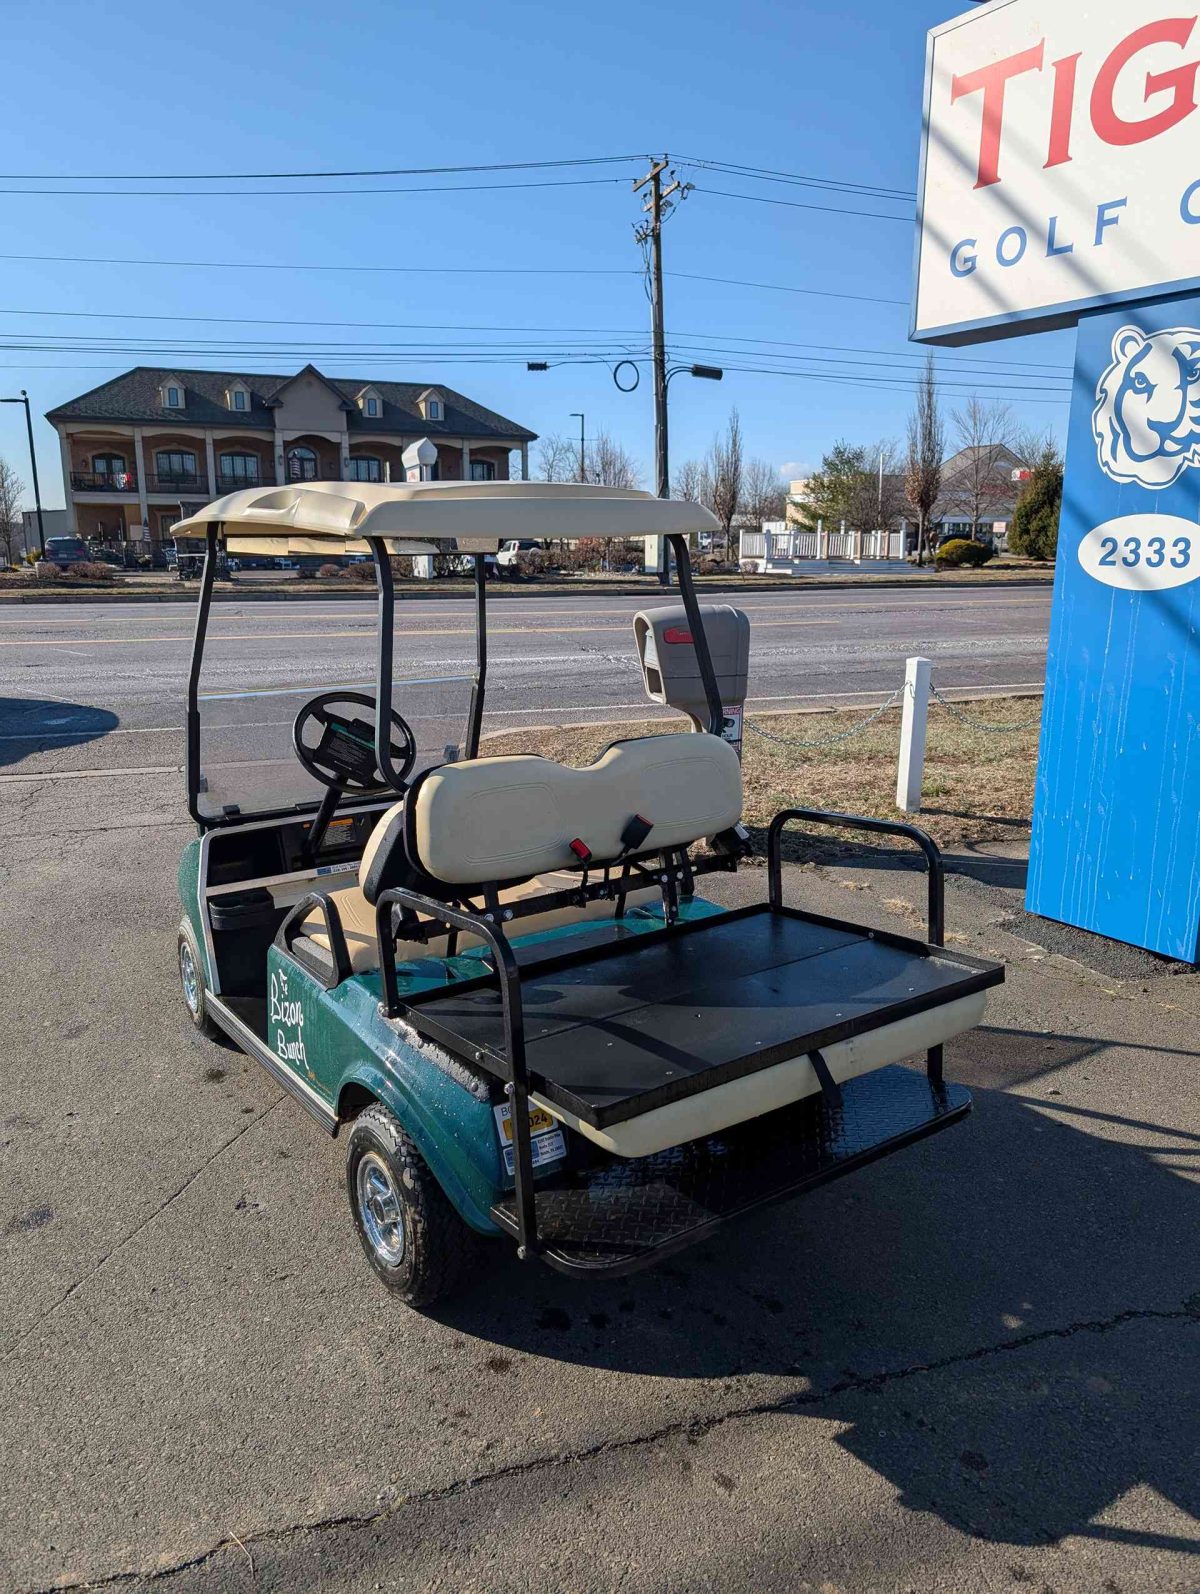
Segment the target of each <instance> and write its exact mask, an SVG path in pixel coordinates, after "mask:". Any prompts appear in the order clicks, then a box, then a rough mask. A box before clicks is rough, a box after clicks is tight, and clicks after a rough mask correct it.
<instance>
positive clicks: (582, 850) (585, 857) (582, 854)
mask: <svg viewBox="0 0 1200 1594" xmlns="http://www.w3.org/2000/svg"><path fill="white" fill-rule="evenodd" d="M567 846H568V847H570V849H571V851H572V852H573V853H574V854H575V856H576V857H577V858H578V859H579V861H580V863H591V861H592V849H591V848H590V847H589V846H588V844H587V842H586V841H580V839H579V837H578V836H576V837H575V839H574V841H569V842H568V843H567Z"/></svg>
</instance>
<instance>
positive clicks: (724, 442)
mask: <svg viewBox="0 0 1200 1594" xmlns="http://www.w3.org/2000/svg"><path fill="white" fill-rule="evenodd" d="M707 466H708V474H709V477H710V478H711V482H712V489H711V490H712V501H711V503H710V504H709V508H710V509H711V510H712V512H713V514H714V515H715V516H716V517H717V519H718V520H719V521H720V522H721V541H722V545H723V547H724V549H725V552H726V553H728V551H729V532H730V528H731V527H732V525H733V521H734V517H735V516H736V514H737V512H738V504H739V503H740V502H741V498H742V484H743V475H744V472H745V464H744V460H743V456H742V423H741V421H740V419H739V418H738V412H737V411H736V410H730V412H729V425H728V427H727V428H726V430H725V435H724V436H723V437H714V438H713V442H712V447H711V448H710V449H709V451H708V461H707Z"/></svg>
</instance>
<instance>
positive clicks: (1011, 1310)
mask: <svg viewBox="0 0 1200 1594" xmlns="http://www.w3.org/2000/svg"><path fill="white" fill-rule="evenodd" d="M87 751H88V750H87V749H86V748H81V749H79V755H80V757H84V758H85V757H86V756H87ZM16 767H18V768H19V767H20V766H19V765H17V766H16ZM100 786H102V787H103V789H102V790H99V789H98V788H99V787H100ZM180 809H181V804H180V803H179V800H178V795H177V790H176V785H175V781H174V779H173V778H170V777H168V778H166V779H165V780H163V779H159V778H156V777H150V776H144V775H135V776H127V777H126V776H119V777H118V776H114V777H112V778H110V779H108V780H105V781H104V782H102V783H100V782H89V781H66V782H60V783H49V782H48V783H45V784H41V783H32V782H31V783H30V784H28V785H24V786H22V787H21V789H20V797H19V800H18V799H17V798H16V794H15V792H14V791H13V790H12V789H11V788H10V789H5V790H3V791H0V855H2V856H3V858H4V864H5V869H6V885H7V889H6V891H5V893H4V895H3V897H2V898H0V944H2V945H3V946H4V949H5V959H4V962H5V971H6V975H7V978H6V979H5V980H4V981H3V983H2V985H0V1025H2V1028H0V1033H2V1034H3V1036H4V1037H5V1054H4V1055H5V1070H4V1076H5V1092H4V1099H3V1104H2V1106H0V1181H2V1200H0V1258H2V1263H3V1266H2V1269H0V1278H2V1279H3V1297H4V1307H3V1311H2V1312H0V1412H2V1415H0V1425H2V1426H0V1432H2V1434H3V1441H2V1443H3V1454H4V1456H5V1458H6V1462H7V1465H6V1466H5V1468H4V1473H3V1477H2V1478H0V1522H2V1523H3V1527H2V1528H0V1559H2V1563H3V1564H2V1569H0V1587H3V1588H4V1589H6V1590H8V1589H11V1590H14V1591H23V1594H32V1591H35V1590H37V1591H41V1590H49V1589H63V1588H70V1589H83V1588H119V1589H130V1590H141V1589H147V1590H149V1589H151V1588H161V1589H162V1590H164V1591H170V1594H182V1591H185V1590H193V1589H194V1590H198V1591H201V1590H202V1591H217V1590H220V1591H226V1590H228V1591H242V1590H246V1591H251V1590H279V1591H288V1594H302V1591H303V1594H307V1591H310V1590H311V1591H318V1590H320V1591H338V1594H341V1591H346V1594H359V1591H364V1594H366V1591H372V1590H397V1591H399V1590H403V1591H419V1590H435V1589H442V1590H453V1591H455V1594H461V1591H475V1590H478V1591H480V1594H506V1591H509V1590H512V1591H514V1594H515V1591H521V1594H561V1591H565V1590H570V1591H578V1594H590V1591H597V1594H599V1591H608V1590H625V1591H631V1590H637V1591H639V1594H640V1591H652V1594H659V1591H661V1594H697V1591H701V1590H709V1589H711V1590H721V1591H722V1594H725V1591H729V1590H738V1589H745V1590H754V1591H755V1594H758V1591H764V1594H768V1591H776V1590H778V1591H779V1594H798V1591H802V1590H811V1591H813V1594H818V1591H820V1594H831V1591H843V1594H859V1591H869V1594H873V1591H876V1590H878V1591H879V1594H884V1591H889V1594H890V1591H894V1590H904V1589H913V1590H920V1591H921V1594H926V1591H928V1590H935V1591H943V1590H944V1591H954V1594H964V1591H966V1594H973V1591H975V1590H979V1591H981V1594H993V1591H1004V1594H1035V1591H1041V1590H1045V1589H1050V1590H1053V1591H1054V1594H1073V1591H1076V1590H1078V1591H1081V1594H1082V1591H1085V1590H1086V1591H1089V1594H1090V1591H1103V1594H1135V1591H1143V1590H1145V1591H1151V1590H1153V1591H1156V1594H1158V1591H1164V1594H1165V1591H1171V1594H1175V1591H1178V1594H1184V1591H1193V1590H1195V1588H1196V1587H1197V1586H1198V1585H1200V1555H1198V1553H1197V1552H1198V1551H1200V1528H1198V1525H1197V1517H1198V1515H1200V1468H1198V1467H1197V1464H1196V1456H1197V1444H1196V1434H1197V1427H1198V1425H1197V1417H1198V1415H1200V1372H1198V1368H1200V1355H1198V1353H1200V1243H1198V1240H1197V1235H1198V1232H1200V1229H1198V1224H1197V1216H1198V1205H1200V1189H1198V1187H1197V1180H1196V1172H1197V1166H1198V1164H1197V1154H1198V1152H1200V1074H1198V1072H1197V1067H1196V1063H1197V1051H1198V1044H1197V1036H1198V1034H1200V1028H1198V1020H1200V976H1198V975H1196V974H1194V973H1186V972H1180V971H1178V970H1174V971H1166V970H1165V969H1164V968H1163V966H1162V965H1158V964H1156V963H1154V962H1153V961H1152V960H1149V959H1142V960H1140V961H1139V960H1138V959H1137V958H1132V959H1128V960H1125V961H1123V962H1121V963H1120V964H1119V967H1117V971H1116V972H1114V971H1113V967H1105V968H1103V969H1091V968H1089V967H1087V966H1086V961H1085V960H1081V959H1080V952H1081V949H1080V948H1079V947H1075V948H1072V947H1070V946H1068V947H1067V955H1064V951H1063V944H1061V943H1058V942H1056V948H1057V949H1056V950H1046V949H1045V948H1043V947H1039V946H1037V945H1035V944H1033V943H1031V942H1030V941H1027V940H1025V939H1023V938H1022V936H1023V935H1029V934H1032V933H1034V929H1033V928H1032V927H1031V926H1030V924H1029V922H1028V921H1020V924H1019V928H1020V930H1021V935H1018V934H1017V933H1015V931H1014V928H1013V926H1014V924H1015V923H1017V921H1016V920H1015V919H1014V915H1015V914H1016V913H1017V910H1019V906H1020V888H1021V877H1022V873H1023V871H1022V865H1021V860H1020V857H1019V853H1018V851H1017V849H1015V848H1010V849H1007V850H1006V849H999V848H992V849H988V850H987V851H981V852H979V853H975V854H972V855H970V856H964V857H963V858H960V859H959V860H957V866H958V868H959V869H960V871H962V872H960V873H959V874H957V875H956V876H955V877H954V878H953V879H952V881H951V884H950V890H949V913H948V918H949V925H950V930H951V933H952V935H953V936H954V937H955V938H961V943H962V944H963V945H965V946H966V947H967V948H968V949H969V950H974V951H978V952H981V953H983V954H985V955H998V956H1001V957H1003V958H1005V960H1006V961H1007V962H1008V964H1009V969H1010V974H1009V983H1008V985H1007V986H1006V987H1005V988H1004V990H1003V991H1001V992H1000V993H998V995H997V996H996V998H995V1000H994V1002H993V1005H992V1007H991V1009H990V1011H989V1016H988V1020H987V1025H986V1027H985V1028H984V1029H983V1030H981V1031H979V1032H977V1033H976V1034H974V1035H972V1036H970V1037H967V1038H965V1039H964V1040H963V1041H961V1042H959V1043H957V1044H955V1045H953V1046H952V1047H950V1048H949V1050H948V1056H947V1070H948V1072H949V1074H950V1075H951V1076H952V1077H955V1078H958V1079H961V1080H962V1081H963V1082H965V1083H966V1084H968V1085H969V1086H970V1087H971V1088H972V1089H973V1091H974V1093H975V1102H976V1110H975V1112H974V1114H973V1115H972V1117H971V1118H970V1119H969V1120H968V1121H967V1123H966V1124H965V1125H963V1126H961V1127H958V1128H955V1129H953V1130H950V1131H948V1132H947V1133H945V1134H943V1135H939V1136H935V1137H934V1138H933V1139H932V1140H930V1141H927V1142H924V1143H922V1144H920V1145H918V1146H915V1147H912V1148H910V1149H908V1150H907V1151H905V1152H903V1153H900V1154H899V1155H897V1156H895V1157H892V1158H889V1159H886V1160H885V1161H883V1162H881V1163H878V1164H875V1165H874V1166H872V1167H870V1168H868V1169H866V1170H864V1171H862V1172H860V1173H858V1174H855V1175H853V1176H852V1177H850V1178H847V1179H845V1180H843V1181H840V1182H838V1183H835V1184H833V1185H831V1186H828V1187H826V1188H825V1189H823V1190H820V1191H818V1192H816V1193H814V1194H812V1195H810V1196H808V1197H806V1198H804V1199H803V1200H801V1201H799V1202H796V1203H793V1204H791V1205H788V1206H784V1207H782V1208H779V1209H776V1210H772V1211H770V1212H768V1213H764V1214H761V1215H759V1216H758V1217H756V1218H754V1219H752V1220H751V1221H749V1222H745V1223H742V1224H740V1225H737V1226H734V1227H731V1228H729V1229H727V1230H725V1231H723V1232H722V1233H721V1234H720V1235H719V1236H718V1237H717V1238H716V1239H714V1240H712V1241H710V1242H709V1243H707V1244H705V1245H703V1246H701V1247H698V1248H695V1249H693V1250H691V1251H689V1252H685V1253H683V1255H682V1256H680V1257H677V1258H675V1259H674V1260H673V1261H671V1262H669V1263H667V1264H665V1265H663V1266H661V1267H659V1268H657V1269H655V1270H654V1271H652V1272H650V1273H647V1274H642V1275H640V1276H636V1277H634V1278H632V1279H623V1280H618V1281H616V1282H614V1283H611V1284H607V1285H601V1284H590V1285H578V1284H574V1283H571V1282H570V1281H567V1280H564V1279H561V1278H559V1277H558V1276H557V1275H555V1274H553V1273H551V1272H550V1271H549V1270H547V1269H545V1268H541V1267H538V1266H527V1267H523V1266H521V1265H520V1264H518V1263H517V1262H516V1260H515V1258H514V1257H513V1256H512V1255H511V1253H510V1252H508V1251H506V1250H505V1249H503V1248H502V1247H497V1248H496V1253H495V1255H494V1257H493V1258H492V1259H491V1261H490V1262H489V1263H488V1264H487V1266H486V1267H485V1268H484V1270H483V1271H482V1273H481V1276H480V1277H479V1279H478V1281H477V1283H476V1285H475V1286H474V1287H473V1289H472V1290H471V1291H470V1292H469V1293H468V1294H467V1295H466V1296H465V1297H463V1298H462V1299H461V1300H460V1301H458V1302H457V1303H455V1304H453V1305H452V1306H450V1307H447V1308H444V1309H442V1310H440V1311H439V1313H438V1315H437V1316H434V1317H421V1316H418V1315H416V1314H414V1313H411V1312H408V1311H406V1310H405V1309H403V1308H400V1307H397V1306H395V1305H394V1303H393V1302H392V1301H391V1299H390V1298H389V1297H388V1296H387V1295H386V1294H385V1293H384V1292H382V1291H381V1290H380V1289H379V1288H378V1286H377V1285H376V1283H375V1281H374V1279H373V1277H372V1275H371V1274H370V1271H369V1269H368V1268H367V1267H366V1266H365V1264H364V1262H363V1260H362V1257H361V1254H360V1252H359V1249H358V1245H357V1242H356V1240H355V1237H354V1234H353V1230H352V1227H351V1224H350V1219H349V1214H348V1212H347V1210H346V1205H345V1196H344V1192H343V1189H342V1184H341V1149H340V1147H339V1145H338V1144H337V1143H334V1142H330V1141H328V1140H326V1139H325V1138H324V1137H323V1136H322V1135H321V1134H320V1132H319V1131H318V1130H317V1129H316V1128H315V1126H314V1125H313V1124H312V1123H311V1122H310V1120H308V1118H307V1117H306V1116H305V1115H304V1113H303V1112H302V1111H301V1110H300V1109H299V1107H298V1106H296V1105H295V1104H294V1103H293V1102H292V1101H291V1100H290V1099H289V1098H281V1097H280V1094H279V1092H278V1090H277V1088H276V1087H275V1086H274V1085H273V1083H272V1081H271V1080H270V1079H269V1078H268V1077H267V1075H266V1074H265V1073H263V1071H262V1070H261V1069H259V1068H258V1067H257V1065H255V1064H253V1063H251V1062H250V1061H249V1060H248V1059H246V1058H243V1057H241V1056H240V1055H239V1054H238V1053H236V1052H234V1051H231V1050H226V1049H222V1048H220V1047H216V1046H213V1045H211V1044H209V1043H207V1042H204V1041H203V1040H201V1039H200V1038H198V1037H197V1036H195V1035H194V1034H193V1032H192V1031H191V1029H190V1027H189V1026H188V1024H187V1022H186V1020H185V1018H184V1015H183V1012H182V1008H181V1005H180V1002H179V997H178V992H177V985H176V976H175V971H174V926H175V924H176V923H177V920H178V909H177V906H176V899H175V891H174V868H175V861H176V857H177V854H178V849H179V847H180V846H181V845H182V843H183V841H184V840H185V838H186V836H187V834H188V829H187V826H186V825H184V824H182V823H180ZM888 864H889V860H886V859H879V858H875V859H872V860H870V861H869V862H867V863H865V864H863V865H862V866H858V867H855V866H851V865H849V864H848V863H846V862H845V861H841V862H837V863H821V864H819V865H818V866H808V867H791V868H789V871H788V889H789V891H790V892H791V893H792V895H793V898H794V899H796V900H799V899H801V898H802V899H803V900H805V901H806V902H809V903H811V904H812V905H814V906H816V907H818V908H819V909H822V910H823V911H827V912H831V913H834V914H837V915H839V916H842V917H848V918H862V919H869V920H873V921H876V922H879V923H881V924H885V923H887V924H891V925H892V926H893V927H896V928H900V929H905V928H911V920H912V916H913V914H914V913H915V912H916V910H917V905H918V904H919V902H920V898H921V885H920V881H919V878H918V876H917V875H915V874H913V873H910V872H909V871H908V870H902V869H899V868H897V867H889V866H888ZM731 884H732V887H733V894H736V895H738V896H740V897H745V898H750V897H754V896H756V895H758V894H759V893H760V892H761V890H762V889H763V887H764V884H765V882H764V880H763V878H762V875H761V872H760V871H758V870H754V869H751V870H747V871H746V872H745V873H744V874H743V875H742V876H741V877H740V878H739V880H738V881H737V882H735V883H731Z"/></svg>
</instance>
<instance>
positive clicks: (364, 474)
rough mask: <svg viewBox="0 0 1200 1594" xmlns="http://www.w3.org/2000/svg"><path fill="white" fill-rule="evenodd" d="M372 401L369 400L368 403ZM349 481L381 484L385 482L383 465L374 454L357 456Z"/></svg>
mask: <svg viewBox="0 0 1200 1594" xmlns="http://www.w3.org/2000/svg"><path fill="white" fill-rule="evenodd" d="M369 402H370V400H368V403H369ZM347 480H349V481H352V482H381V481H382V480H383V465H382V463H381V462H380V461H379V460H377V459H376V458H375V457H374V455H372V454H356V455H355V456H354V458H353V459H351V461H350V474H349V476H348V478H347Z"/></svg>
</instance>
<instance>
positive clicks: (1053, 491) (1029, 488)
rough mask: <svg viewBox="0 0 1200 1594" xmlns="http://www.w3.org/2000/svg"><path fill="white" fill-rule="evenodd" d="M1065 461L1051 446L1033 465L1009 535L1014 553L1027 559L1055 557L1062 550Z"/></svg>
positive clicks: (1009, 542)
mask: <svg viewBox="0 0 1200 1594" xmlns="http://www.w3.org/2000/svg"><path fill="white" fill-rule="evenodd" d="M1062 498H1063V466H1062V460H1061V459H1060V458H1059V457H1058V455H1057V453H1055V452H1054V451H1053V450H1051V449H1047V450H1046V452H1045V453H1044V454H1043V456H1042V458H1041V459H1039V460H1038V461H1037V463H1036V464H1035V465H1034V467H1033V472H1032V474H1031V476H1030V478H1029V481H1028V483H1027V484H1026V487H1025V491H1024V492H1023V493H1022V494H1021V498H1020V502H1019V503H1018V504H1017V509H1016V513H1015V514H1014V515H1013V523H1012V528H1011V530H1010V531H1009V534H1008V546H1009V548H1010V550H1011V551H1012V552H1013V553H1016V554H1023V555H1024V556H1025V557H1026V558H1027V559H1053V558H1054V556H1055V554H1056V553H1057V552H1058V520H1059V515H1060V513H1061V511H1062Z"/></svg>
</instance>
